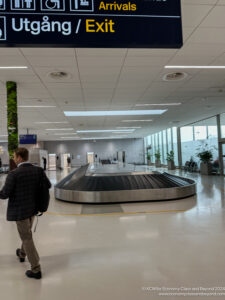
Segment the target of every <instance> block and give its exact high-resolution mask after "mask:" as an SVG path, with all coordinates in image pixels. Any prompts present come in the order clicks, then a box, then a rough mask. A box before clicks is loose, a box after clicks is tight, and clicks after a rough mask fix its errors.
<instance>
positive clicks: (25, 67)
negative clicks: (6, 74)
mask: <svg viewBox="0 0 225 300" xmlns="http://www.w3.org/2000/svg"><path fill="white" fill-rule="evenodd" d="M15 69H28V67H27V66H8V67H3V66H1V67H0V70H15Z"/></svg>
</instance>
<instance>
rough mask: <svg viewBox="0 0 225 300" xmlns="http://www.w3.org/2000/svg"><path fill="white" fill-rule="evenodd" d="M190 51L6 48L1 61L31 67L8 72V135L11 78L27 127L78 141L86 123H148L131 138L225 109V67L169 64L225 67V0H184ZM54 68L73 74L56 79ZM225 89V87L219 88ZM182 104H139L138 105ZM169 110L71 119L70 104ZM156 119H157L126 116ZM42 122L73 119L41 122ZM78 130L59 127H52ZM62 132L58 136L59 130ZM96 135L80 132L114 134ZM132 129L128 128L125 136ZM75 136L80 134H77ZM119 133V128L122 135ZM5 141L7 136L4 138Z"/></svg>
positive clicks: (1, 94)
mask: <svg viewBox="0 0 225 300" xmlns="http://www.w3.org/2000/svg"><path fill="white" fill-rule="evenodd" d="M182 15H183V35H184V46H183V48H182V49H180V50H178V49H72V48H69V49H68V48H67V49H62V48H61V49H60V48H51V49H50V48H47V49H46V48H43V49H38V48H1V49H0V66H12V65H25V66H28V69H25V70H13V71H12V70H8V71H6V70H0V81H1V84H0V106H1V110H0V135H1V136H3V135H6V134H7V129H6V124H7V121H6V91H5V82H6V81H7V80H13V81H16V82H17V83H18V102H19V106H21V105H23V106H27V105H28V106H30V105H31V106H32V105H34V106H35V105H39V106H40V105H47V106H53V107H49V108H24V107H23V108H19V130H20V133H25V132H26V129H27V128H28V129H29V132H30V133H37V134H38V139H39V140H40V141H46V140H62V139H64V138H65V137H68V139H71V137H72V135H70V133H75V132H76V130H85V129H92V130H94V129H96V130H99V129H117V127H130V126H131V127H133V126H135V127H136V126H137V127H142V128H140V129H136V130H135V131H134V132H133V133H131V134H127V137H132V138H133V137H144V136H147V135H149V134H151V133H154V132H157V131H159V130H161V129H165V128H168V127H172V126H182V125H185V124H188V123H191V122H194V121H197V120H201V119H203V118H207V117H210V116H213V115H216V114H218V113H221V112H225V101H224V98H225V69H224V70H215V69H213V70H198V69H189V70H166V69H165V68H164V66H165V65H225V17H224V16H225V0H183V1H182ZM53 71H64V72H67V73H69V75H70V76H69V78H65V79H60V80H54V79H52V78H51V77H49V76H48V74H49V73H50V72H53ZM176 71H179V72H180V71H185V72H187V73H188V76H187V78H186V79H185V80H182V81H177V82H165V81H163V79H162V78H163V76H164V75H165V74H167V73H169V72H176ZM221 87H224V89H219V88H221ZM174 102H179V103H182V104H181V105H179V106H170V107H168V106H166V105H165V106H160V107H158V106H154V107H137V106H136V104H146V103H149V104H162V103H174ZM152 108H153V109H168V111H167V112H166V113H165V114H163V115H161V116H150V117H149V116H144V117H143V116H142V117H140V116H138V117H135V118H134V117H127V116H126V117H121V116H117V117H65V115H64V113H63V112H64V111H68V110H81V111H83V110H133V109H152ZM124 119H127V120H129V119H152V122H135V123H133V122H126V123H125V122H122V121H123V120H124ZM37 122H68V123H62V124H60V123H58V124H56V123H55V124H53V123H52V124H51V123H49V124H38V123H37ZM54 128H55V129H57V128H73V130H72V131H71V130H65V131H61V130H59V131H57V130H51V131H50V130H46V129H54ZM55 134H57V135H55ZM112 135H113V136H115V134H112V133H111V134H109V133H107V134H106V133H102V134H100V133H88V134H82V135H81V134H80V135H79V136H80V137H110V136H112ZM122 135H124V134H122ZM73 136H74V137H73V138H74V139H76V138H77V136H76V135H73ZM116 136H119V134H116ZM0 139H1V140H2V139H3V138H2V137H0Z"/></svg>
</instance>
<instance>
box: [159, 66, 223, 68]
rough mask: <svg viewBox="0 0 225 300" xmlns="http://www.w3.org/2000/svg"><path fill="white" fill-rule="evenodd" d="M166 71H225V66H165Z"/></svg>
mask: <svg viewBox="0 0 225 300" xmlns="http://www.w3.org/2000/svg"><path fill="white" fill-rule="evenodd" d="M165 69H225V66H165Z"/></svg>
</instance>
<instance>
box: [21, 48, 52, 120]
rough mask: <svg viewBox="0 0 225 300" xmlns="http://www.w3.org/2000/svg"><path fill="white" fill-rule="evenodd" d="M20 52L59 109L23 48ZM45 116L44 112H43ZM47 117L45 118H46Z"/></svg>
mask: <svg viewBox="0 0 225 300" xmlns="http://www.w3.org/2000/svg"><path fill="white" fill-rule="evenodd" d="M18 50H19V52H20V53H21V55H22V56H23V57H24V59H25V60H26V61H27V63H28V66H29V67H30V68H31V70H32V71H33V72H34V74H35V75H36V76H37V78H38V79H39V80H40V83H41V84H43V86H44V87H45V89H46V90H47V92H48V94H49V96H50V98H51V99H52V100H53V102H54V103H55V105H56V107H57V103H56V101H55V99H54V97H53V95H52V94H51V92H50V91H49V89H48V88H47V86H46V85H45V83H44V82H43V80H42V78H41V77H40V76H39V74H38V73H37V72H36V70H35V69H34V67H33V65H32V64H31V63H30V61H29V59H27V57H26V56H25V55H24V53H23V51H22V49H21V48H19V49H18ZM42 114H43V112H42ZM44 117H45V116H44ZM45 120H47V121H48V118H46V117H45Z"/></svg>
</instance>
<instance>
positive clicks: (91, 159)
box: [87, 152, 95, 164]
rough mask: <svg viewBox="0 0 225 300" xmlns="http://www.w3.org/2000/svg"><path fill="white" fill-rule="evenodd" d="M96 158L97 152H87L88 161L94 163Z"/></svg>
mask: <svg viewBox="0 0 225 300" xmlns="http://www.w3.org/2000/svg"><path fill="white" fill-rule="evenodd" d="M94 160H95V154H94V152H87V163H88V164H93V163H94Z"/></svg>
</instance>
